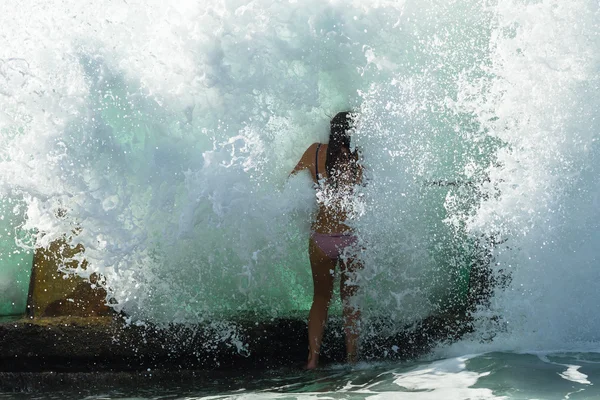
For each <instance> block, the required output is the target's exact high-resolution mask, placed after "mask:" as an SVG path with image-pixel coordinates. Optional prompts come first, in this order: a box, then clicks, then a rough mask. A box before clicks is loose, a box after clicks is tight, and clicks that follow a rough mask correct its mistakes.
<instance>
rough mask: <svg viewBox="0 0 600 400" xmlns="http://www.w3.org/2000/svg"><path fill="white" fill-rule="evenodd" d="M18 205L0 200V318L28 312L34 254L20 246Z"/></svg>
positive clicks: (21, 238) (19, 212)
mask: <svg viewBox="0 0 600 400" xmlns="http://www.w3.org/2000/svg"><path fill="white" fill-rule="evenodd" d="M22 220H23V217H22V210H21V209H20V208H19V203H18V202H16V201H12V200H10V199H4V200H0V316H3V315H19V314H23V313H25V308H26V306H27V292H28V290H29V279H30V277H31V267H32V262H33V252H32V251H30V250H25V249H23V248H21V247H20V246H19V245H18V242H19V241H21V240H23V236H24V235H23V232H21V231H20V230H19V229H18V227H19V226H20V225H21V223H22Z"/></svg>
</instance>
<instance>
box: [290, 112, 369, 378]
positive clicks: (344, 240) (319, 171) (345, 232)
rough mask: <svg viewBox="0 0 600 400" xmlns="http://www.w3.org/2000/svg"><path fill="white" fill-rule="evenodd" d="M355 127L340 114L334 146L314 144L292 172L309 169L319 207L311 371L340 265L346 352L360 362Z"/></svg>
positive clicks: (313, 252)
mask: <svg viewBox="0 0 600 400" xmlns="http://www.w3.org/2000/svg"><path fill="white" fill-rule="evenodd" d="M351 128H352V116H351V114H350V113H349V112H341V113H338V114H337V115H336V116H335V117H334V118H333V119H332V120H331V130H330V135H329V143H328V144H321V143H314V144H312V145H311V146H310V147H309V148H308V149H307V150H306V151H305V152H304V155H303V156H302V158H301V159H300V161H299V162H298V164H297V165H296V167H295V168H294V170H293V171H292V174H295V173H297V172H299V171H302V170H304V169H307V170H309V172H310V175H311V176H312V179H313V181H314V183H315V189H316V190H317V202H318V205H319V209H318V212H317V216H316V218H315V221H314V222H313V224H312V233H311V235H310V241H309V245H308V253H309V256H310V265H311V269H312V276H313V284H314V295H313V303H312V307H311V309H310V314H309V317H308V345H309V353H308V363H307V365H306V368H307V369H314V368H316V367H317V365H318V362H319V350H320V348H321V340H322V338H323V329H324V327H325V322H326V321H327V312H328V310H329V303H330V301H331V295H332V292H333V278H334V277H333V272H334V270H335V267H336V264H337V263H338V262H339V263H340V266H341V270H342V276H341V280H340V294H341V297H342V304H343V309H344V332H345V334H346V352H347V355H348V361H349V362H354V361H355V360H356V352H357V342H358V319H359V317H360V314H359V311H358V309H356V308H355V307H353V305H352V304H351V299H352V297H353V296H354V295H355V294H356V290H357V286H356V284H353V283H352V282H351V279H350V278H351V275H352V274H353V273H354V272H355V271H356V270H357V269H358V268H360V267H361V265H360V263H359V261H357V260H356V259H355V258H354V256H355V251H356V245H357V238H356V236H355V235H354V233H353V232H352V229H351V228H350V227H348V225H346V223H345V222H346V220H347V218H348V212H349V211H350V210H351V200H352V195H353V189H354V185H356V184H357V183H359V182H360V181H361V180H362V168H361V166H360V165H359V160H358V152H357V151H354V152H352V151H351V150H350V130H351Z"/></svg>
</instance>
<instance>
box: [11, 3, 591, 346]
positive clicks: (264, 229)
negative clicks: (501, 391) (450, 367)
mask: <svg viewBox="0 0 600 400" xmlns="http://www.w3.org/2000/svg"><path fill="white" fill-rule="evenodd" d="M598 8H599V7H598V4H597V2H594V1H584V0H574V1H571V2H568V4H567V3H565V2H559V1H550V0H546V1H509V0H498V1H490V2H487V1H475V0H463V1H448V2H438V1H433V0H431V1H410V0H406V1H400V2H397V1H372V2H365V1H360V2H358V1H356V2H346V3H342V2H336V1H332V2H326V3H323V2H318V1H309V2H303V3H302V4H299V3H296V2H295V1H289V2H285V3H283V2H270V1H252V2H238V1H213V2H205V3H197V2H179V3H178V4H176V5H166V4H163V3H162V2H158V1H150V2H137V1H131V0H128V1H127V2H125V1H123V2H110V3H107V4H102V5H100V4H97V3H91V2H85V1H79V2H69V1H65V2H63V3H61V4H60V5H52V6H51V5H50V3H49V2H40V1H36V2H34V1H24V2H23V1H21V2H18V3H17V2H16V1H15V2H12V1H9V2H3V3H2V5H0V26H2V27H3V28H2V37H3V39H4V42H5V43H6V45H5V46H3V47H2V48H1V49H0V96H1V97H2V103H1V106H0V133H1V136H0V141H1V142H0V169H1V170H2V171H3V172H2V179H1V181H0V195H1V196H3V198H5V199H10V201H14V202H18V203H19V204H20V205H21V207H22V208H23V209H24V210H26V211H25V216H24V217H23V218H22V219H21V221H22V226H21V230H22V231H23V232H28V238H27V240H23V241H22V243H21V245H22V246H30V247H36V246H37V247H40V246H47V245H48V244H49V243H51V242H52V241H53V240H56V239H58V238H61V237H63V236H65V235H67V237H68V240H69V242H70V243H71V244H72V245H73V246H74V245H76V244H82V245H83V246H84V247H85V253H84V254H82V255H80V257H81V258H85V259H86V260H87V262H88V266H87V269H86V270H82V269H77V270H76V271H73V272H75V273H78V274H80V275H82V276H89V274H91V273H93V272H98V273H101V274H102V275H103V276H104V277H105V278H106V286H107V288H108V290H109V294H110V296H112V297H114V299H115V300H116V301H117V304H116V305H115V308H117V309H119V310H124V311H125V312H126V313H127V314H129V315H130V316H131V317H132V318H133V319H147V320H152V321H155V322H202V321H206V320H217V321H225V320H227V318H229V316H231V315H235V314H239V313H250V314H251V315H253V316H254V318H258V319H261V318H271V317H274V316H281V315H288V314H290V313H293V312H294V311H296V310H306V309H307V308H308V307H309V306H310V301H311V284H312V283H311V278H310V269H309V264H308V256H307V238H308V233H309V227H310V220H311V216H312V213H313V212H314V203H315V198H314V191H313V189H312V188H311V185H310V184H309V179H308V176H303V175H300V176H297V177H293V178H290V179H288V173H289V171H291V169H292V168H293V166H294V165H295V163H296V161H297V160H298V159H299V157H300V156H301V154H302V152H303V151H304V150H305V149H306V147H308V146H309V145H310V144H311V143H313V142H317V141H319V142H326V141H327V135H328V132H327V129H328V122H329V118H330V117H331V116H333V115H334V114H335V113H336V112H338V111H342V110H347V109H352V110H354V111H357V112H359V115H360V118H359V122H358V126H357V127H356V132H355V141H354V142H355V143H356V145H357V146H358V147H360V149H361V152H362V154H363V157H364V164H365V171H366V172H365V175H366V178H367V181H368V183H367V185H366V186H364V187H362V188H360V192H361V193H360V194H361V199H362V201H363V203H362V204H363V209H362V212H361V213H360V215H357V218H356V219H355V220H354V221H353V224H354V226H355V228H356V230H357V232H359V235H360V238H361V241H362V242H363V243H364V244H365V249H364V252H363V253H362V254H361V258H362V260H363V263H364V269H363V270H362V271H361V273H360V276H359V280H360V282H361V294H360V299H359V300H360V301H361V304H362V305H363V310H364V318H366V319H369V318H378V317H381V316H385V318H386V319H387V320H389V321H390V322H389V328H390V329H392V330H394V329H398V328H401V327H403V326H405V324H406V323H407V322H412V321H414V320H416V319H418V318H421V317H424V316H426V315H429V314H431V313H436V312H441V311H443V310H444V309H446V308H448V307H450V306H452V305H454V304H455V303H457V302H460V299H461V298H464V292H465V290H466V285H467V281H468V268H469V264H470V263H471V262H472V259H470V258H469V257H470V253H471V252H472V249H473V246H474V245H475V244H476V243H477V238H479V237H481V235H484V237H498V238H502V239H503V240H506V242H505V245H504V246H505V247H497V248H496V249H495V262H496V265H495V269H496V270H497V271H496V272H498V273H499V274H507V273H508V274H510V276H511V278H512V280H511V284H510V286H508V287H507V288H504V289H503V290H498V291H497V293H496V295H495V297H494V299H493V301H492V306H491V310H489V309H486V310H482V311H481V315H482V319H481V320H482V322H481V326H480V327H479V332H482V331H487V330H490V329H491V330H493V331H494V334H495V333H496V331H498V330H500V331H506V332H507V333H506V337H505V338H504V339H500V338H499V339H498V341H499V343H504V345H506V346H519V345H523V346H527V345H529V344H531V342H533V340H535V339H534V337H535V338H537V340H536V341H535V343H538V344H540V343H541V344H540V345H541V346H546V345H552V344H555V343H564V341H565V339H566V338H571V339H574V340H577V341H584V342H585V341H594V340H597V333H596V332H598V327H599V324H600V321H599V320H597V319H596V318H595V317H593V316H590V315H589V313H588V312H587V310H588V308H589V307H588V304H589V305H592V304H595V299H596V295H595V292H596V291H595V290H594V289H595V288H594V282H595V281H596V279H594V277H597V276H598V272H597V268H595V266H596V258H595V255H594V251H593V248H594V244H595V243H596V242H597V240H598V236H597V234H596V233H595V232H596V230H597V229H596V227H597V224H598V222H597V221H599V215H598V212H597V211H596V209H597V207H595V206H596V199H597V197H598V190H597V189H596V188H597V187H598V185H597V179H598V178H597V176H598V173H597V171H596V164H597V163H596V161H597V153H598V148H597V147H598V145H597V144H596V141H597V137H598V132H599V130H598V122H597V118H596V114H597V111H598V110H599V103H598V100H597V96H594V94H595V93H596V92H597V89H598V85H599V79H598V72H599V70H600V69H599V68H598V67H599V59H598V54H600V53H599V52H598V49H599V48H600V46H599V45H600V38H599V37H598V32H600V30H599V29H598V16H599V10H598ZM436 182H437V183H439V182H442V183H450V184H436ZM338 307H339V305H338ZM489 313H491V314H492V315H496V316H501V320H502V322H503V323H501V324H500V328H499V326H498V324H494V325H493V326H491V327H489V326H487V324H486V322H485V321H487V320H489V318H486V316H487V315H489ZM507 325H510V328H509V329H508V330H507V329H506V326H507ZM515 332H519V333H518V337H519V338H520V339H515V338H516V337H517V334H516V333H515ZM540 332H543V335H542V336H543V340H542V341H540V340H539V335H540ZM527 335H529V337H530V338H531V341H530V342H528V344H525V341H526V340H527V339H521V338H523V337H527ZM515 342H517V344H515Z"/></svg>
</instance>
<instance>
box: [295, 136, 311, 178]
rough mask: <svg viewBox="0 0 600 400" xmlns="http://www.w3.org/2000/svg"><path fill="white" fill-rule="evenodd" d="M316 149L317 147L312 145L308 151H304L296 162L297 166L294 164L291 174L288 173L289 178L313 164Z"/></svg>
mask: <svg viewBox="0 0 600 400" xmlns="http://www.w3.org/2000/svg"><path fill="white" fill-rule="evenodd" d="M316 147H317V143H313V144H311V145H310V146H309V147H308V149H306V151H305V152H304V154H303V155H302V157H301V158H300V161H298V164H296V166H295V167H294V169H293V170H292V172H290V176H291V175H294V174H297V173H298V172H300V171H302V170H303V169H306V168H310V167H311V166H313V165H314V163H315V160H314V155H315V149H316Z"/></svg>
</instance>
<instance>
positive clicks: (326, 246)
mask: <svg viewBox="0 0 600 400" xmlns="http://www.w3.org/2000/svg"><path fill="white" fill-rule="evenodd" d="M310 237H311V239H312V240H314V241H315V244H316V245H317V247H319V248H320V249H321V250H323V253H325V255H326V256H327V257H329V258H331V259H337V258H339V257H340V255H341V254H342V253H343V252H344V250H346V249H347V248H352V247H354V246H356V244H357V243H358V238H357V237H356V235H352V234H347V233H346V234H344V233H319V232H312V233H311V234H310Z"/></svg>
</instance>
